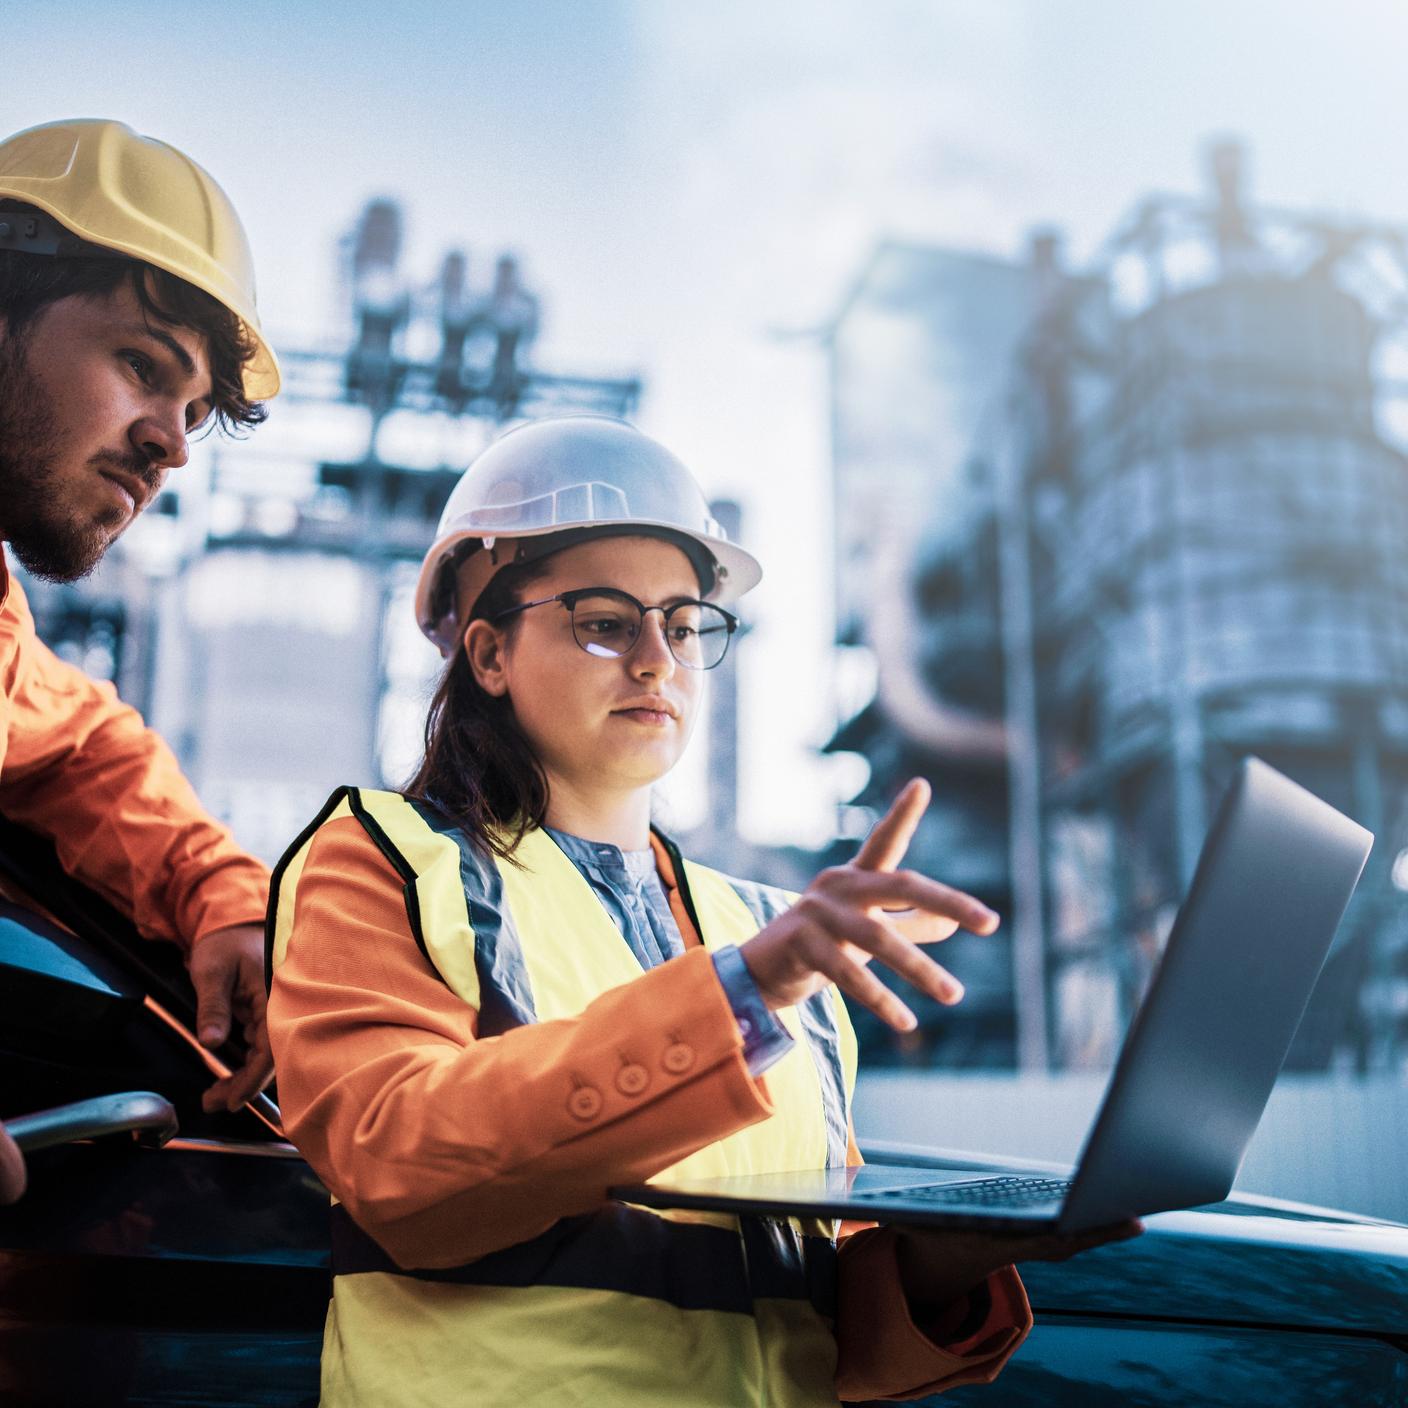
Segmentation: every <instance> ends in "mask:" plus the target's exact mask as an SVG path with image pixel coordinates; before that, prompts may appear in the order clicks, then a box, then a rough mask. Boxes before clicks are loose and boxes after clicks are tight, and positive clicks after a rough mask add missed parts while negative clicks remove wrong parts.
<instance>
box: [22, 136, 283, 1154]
mask: <svg viewBox="0 0 1408 1408" xmlns="http://www.w3.org/2000/svg"><path fill="white" fill-rule="evenodd" d="M278 389H279V371H278V365H277V363H276V362H275V360H274V354H273V352H272V351H271V350H270V348H269V347H268V345H267V344H266V343H265V342H264V340H263V337H262V336H261V334H260V331H259V319H258V316H257V314H256V311H255V299H254V273H253V268H252V265H251V260H250V251H249V245H248V242H247V240H246V238H245V233H244V229H243V227H242V226H241V224H240V221H239V217H238V216H237V215H236V214H235V211H234V208H233V207H232V206H231V205H230V202H229V199H228V198H227V197H226V195H225V193H224V192H223V191H222V190H221V189H220V187H219V186H217V185H216V184H215V182H214V181H213V180H212V179H211V178H210V176H209V175H207V174H206V172H204V171H203V170H202V169H201V168H200V167H199V166H197V165H196V164H195V163H194V162H193V161H191V160H190V159H189V158H188V157H186V156H183V155H182V154H181V153H180V152H178V151H176V150H175V149H174V148H173V147H169V146H167V145H166V144H165V143H163V142H158V141H155V140H153V139H152V138H149V137H142V136H139V135H138V134H137V133H135V132H133V131H132V130H131V129H130V128H129V127H125V126H123V125H122V124H121V123H118V122H100V121H82V122H55V123H50V124H48V125H47V126H43V127H34V128H30V129H29V130H28V131H25V132H20V133H17V134H16V135H15V136H13V137H10V138H9V139H8V140H6V141H2V142H0V540H3V541H4V542H5V543H8V544H9V547H10V550H11V551H12V552H13V554H14V556H15V557H16V558H18V559H19V561H20V562H21V563H23V564H24V566H25V567H26V568H28V569H29V571H31V572H33V573H34V574H36V575H37V576H40V577H44V578H47V579H49V580H51V581H60V582H64V581H72V580H74V579H76V578H79V577H82V576H85V575H86V574H87V573H88V572H90V571H92V569H93V568H94V567H95V566H96V565H97V563H98V561H99V559H100V558H101V557H102V555H103V554H104V552H106V551H107V549H108V548H109V547H110V546H111V545H112V543H113V542H114V541H115V540H116V539H117V538H118V537H119V536H120V535H121V534H122V532H123V530H124V529H126V527H127V525H128V524H129V523H131V521H132V520H133V519H134V518H135V517H136V516H137V514H139V513H140V512H141V511H142V510H143V509H144V508H146V507H147V505H148V504H149V503H150V502H151V501H152V499H153V498H154V497H155V496H156V494H157V492H158V491H159V490H160V488H161V486H162V482H163V481H164V480H165V478H166V475H167V473H168V471H170V470H172V469H179V468H180V467H181V466H182V465H184V464H185V463H186V442H187V438H188V437H189V436H190V435H191V433H192V432H193V431H195V430H196V429H197V428H199V427H203V426H206V425H208V424H211V423H212V422H213V423H215V424H218V425H220V426H221V427H222V428H227V429H228V428H233V427H238V426H254V425H258V424H259V423H260V422H261V421H262V420H263V419H264V414H265V413H264V409H263V406H262V405H261V404H260V403H261V402H263V401H265V400H267V399H268V398H270V397H271V396H273V395H275V394H276V393H277V392H278ZM0 813H3V814H4V815H6V816H8V817H10V818H12V819H13V820H15V821H17V822H20V823H22V824H23V825H25V826H27V827H30V828H31V829H33V830H35V831H38V832H41V833H43V834H44V835H46V836H49V837H51V838H52V839H53V841H54V844H55V846H56V848H57V850H58V854H59V857H60V859H61V860H62V862H63V864H64V866H65V868H66V869H67V870H68V871H69V872H70V873H71V874H72V875H74V876H76V877H78V878H79V879H80V880H82V881H84V882H85V883H86V884H88V885H90V886H91V887H92V888H93V889H94V890H96V891H98V893H99V894H101V895H103V896H104V897H105V898H107V899H108V900H110V901H111V902H112V903H114V904H115V905H117V906H118V907H119V908H120V909H122V910H123V911H124V912H125V913H127V914H129V915H131V917H132V919H133V921H134V922H135V924H136V926H137V928H138V929H139V931H140V932H141V933H142V934H143V935H144V936H146V937H148V938H152V939H164V940H167V941H169V942H173V943H177V944H179V945H181V947H182V948H183V949H184V951H185V954H186V962H187V966H188V968H189V970H190V974H191V978H192V981H193V983H194V985H195V990H196V996H197V1001H198V1016H197V1026H198V1035H199V1037H200V1040H201V1041H202V1042H203V1043H204V1044H205V1045H206V1046H208V1047H212V1048H213V1047H217V1046H219V1045H220V1044H221V1042H223V1041H224V1040H225V1039H226V1037H227V1036H228V1035H229V1033H230V1030H231V1024H232V1022H233V1023H235V1024H236V1026H237V1029H238V1028H243V1031H244V1034H245V1037H246V1040H247V1042H248V1046H249V1058H248V1061H247V1063H246V1065H245V1066H244V1067H243V1068H242V1069H241V1070H238V1071H235V1072H233V1073H232V1074H231V1075H230V1076H228V1077H226V1078H224V1079H222V1080H220V1081H218V1082H216V1084H215V1085H213V1086H212V1087H211V1088H210V1089H209V1090H208V1091H207V1092H206V1094H205V1097H204V1099H205V1105H206V1108H207V1109H216V1108H219V1107H220V1106H225V1107H228V1108H229V1109H235V1108H237V1107H238V1106H239V1105H240V1104H241V1103H243V1101H245V1100H246V1099H248V1098H249V1097H250V1096H251V1095H252V1094H254V1092H255V1091H257V1090H258V1089H259V1088H260V1086H262V1085H263V1084H264V1083H265V1082H266V1081H267V1080H268V1078H269V1075H270V1073H271V1070H272V1063H271V1061H270V1058H269V1054H268V1051H269V1048H268V1040H267V1038H266V1036H265V1034H264V982H263V937H262V921H263V915H264V907H265V900H266V896H267V889H268V874H267V871H266V870H265V868H264V866H263V865H261V864H260V863H259V862H258V861H256V860H254V859H253V858H252V857H250V856H247V855H245V854H244V853H243V852H241V851H240V850H239V849H238V848H237V847H236V845H235V844H234V841H233V840H232V838H231V836H230V834H229V832H228V831H226V830H225V828H224V827H222V826H220V825H219V824H218V823H217V822H216V821H215V820H213V819H212V818H211V817H210V816H209V815H207V813H206V812H205V811H204V810H203V809H202V808H201V806H200V804H199V802H198V801H197V800H196V797H195V794H194V792H193V791H192V790H191V786H190V784H189V783H188V782H187V781H186V779H185V778H184V777H183V776H182V775H181V772H180V770H179V768H178V767H177V764H176V760H175V758H174V757H173V756H172V754H171V753H170V751H169V750H168V749H167V747H166V745H165V744H163V743H162V742H161V740H160V739H158V738H157V737H156V735H155V734H153V733H152V732H151V731H150V730H149V729H147V728H146V727H145V726H144V725H143V723H142V720H141V718H140V717H139V716H138V714H137V713H136V711H135V710H133V709H131V708H128V707H127V706H126V705H124V704H121V703H119V702H118V700H117V697H116V695H115V693H114V691H113V690H112V689H111V688H110V687H109V686H107V685H103V684H97V683H94V682H93V681H91V680H89V679H88V677H87V676H86V675H84V674H83V673H82V672H81V671H79V670H77V669H74V668H73V667H71V666H69V665H67V664H64V663H63V662H62V661H60V660H59V659H58V658H57V657H56V656H55V655H54V654H53V653H52V652H50V651H49V650H48V649H47V648H46V647H45V646H44V645H43V644H41V642H40V641H39V640H38V638H37V637H36V635H35V630H34V621H33V618H32V617H31V615H30V611H29V607H28V604H27V603H26V601H25V597H24V593H23V591H22V590H21V588H20V585H19V583H18V582H17V581H15V580H14V578H13V577H11V576H10V573H9V569H8V566H7V564H6V562H5V559H4V556H3V551H0ZM11 1181H13V1180H11Z"/></svg>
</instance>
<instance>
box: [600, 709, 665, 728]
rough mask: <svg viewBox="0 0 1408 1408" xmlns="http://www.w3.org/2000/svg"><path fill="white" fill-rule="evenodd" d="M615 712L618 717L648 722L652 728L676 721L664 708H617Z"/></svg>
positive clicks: (640, 722) (643, 722) (642, 722)
mask: <svg viewBox="0 0 1408 1408" xmlns="http://www.w3.org/2000/svg"><path fill="white" fill-rule="evenodd" d="M615 712H616V717H617V718H618V719H633V720H635V722H636V723H638V724H647V725H649V726H650V727H652V728H661V727H663V726H664V725H665V724H670V723H674V719H673V718H671V717H670V715H669V714H667V713H666V712H665V711H664V710H663V709H617V710H616V711H615Z"/></svg>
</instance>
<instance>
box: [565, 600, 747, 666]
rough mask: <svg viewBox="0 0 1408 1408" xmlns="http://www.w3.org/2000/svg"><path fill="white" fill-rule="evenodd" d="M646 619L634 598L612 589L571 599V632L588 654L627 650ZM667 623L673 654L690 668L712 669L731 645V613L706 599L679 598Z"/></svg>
mask: <svg viewBox="0 0 1408 1408" xmlns="http://www.w3.org/2000/svg"><path fill="white" fill-rule="evenodd" d="M642 621H643V617H642V616H641V612H640V608H639V607H638V606H637V605H636V604H635V602H634V601H631V600H630V599H629V598H627V597H620V596H616V595H615V594H614V593H612V592H600V593H593V594H592V595H591V596H584V597H578V598H577V599H576V600H575V601H574V602H573V603H572V634H573V635H574V636H575V637H576V640H577V644H578V645H580V646H581V647H582V649H583V650H585V651H586V652H587V654H588V655H599V656H603V657H605V658H607V659H614V658H617V657H619V656H622V655H625V654H626V653H627V651H629V650H630V649H631V648H632V647H633V646H634V645H635V643H636V641H637V640H639V639H640V633H641V625H642ZM664 624H665V641H666V643H667V644H668V645H669V647H670V654H671V655H673V656H674V657H675V659H676V660H677V661H679V663H680V664H681V665H684V666H685V667H686V668H688V669H691V670H712V669H713V668H714V666H715V665H717V664H718V663H719V662H720V661H721V660H722V659H723V658H724V655H725V653H726V652H727V650H728V640H729V630H728V617H727V616H725V614H724V613H723V612H722V611H720V610H719V609H718V608H717V607H714V606H710V605H709V604H708V603H707V602H696V601H682V602H679V603H678V604H677V605H675V606H672V607H670V608H669V610H668V611H667V612H666V613H665V623H664Z"/></svg>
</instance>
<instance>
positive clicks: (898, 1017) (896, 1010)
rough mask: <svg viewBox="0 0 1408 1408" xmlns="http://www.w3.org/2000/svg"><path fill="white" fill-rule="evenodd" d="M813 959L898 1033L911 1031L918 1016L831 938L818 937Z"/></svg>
mask: <svg viewBox="0 0 1408 1408" xmlns="http://www.w3.org/2000/svg"><path fill="white" fill-rule="evenodd" d="M818 945H819V946H818V951H817V953H816V954H815V956H814V959H813V962H814V964H815V968H816V971H817V972H818V973H821V974H823V975H824V976H825V977H826V978H828V979H830V981H831V982H833V983H835V984H836V986H837V987H838V988H840V989H841V991H842V992H843V993H845V994H846V996H847V997H850V998H854V999H855V1001H856V1002H858V1003H860V1005H861V1006H862V1007H868V1008H870V1010H871V1011H872V1012H874V1013H875V1015H876V1016H877V1017H879V1018H880V1020H881V1021H882V1022H884V1023H886V1025H888V1026H891V1027H893V1028H894V1029H895V1030H896V1031H897V1032H912V1031H913V1030H914V1029H915V1027H917V1026H918V1025H919V1019H918V1018H917V1017H916V1016H915V1015H914V1013H913V1012H911V1011H910V1009H909V1008H908V1007H907V1006H906V1005H905V1004H904V1002H903V1001H902V1000H901V999H900V998H899V997H898V996H897V995H896V994H895V993H893V992H891V991H890V989H889V988H887V987H886V986H885V984H884V983H882V982H881V981H880V979H879V978H877V977H876V976H875V974H874V973H872V972H870V971H869V970H867V969H865V968H862V967H861V966H860V964H859V963H854V962H852V960H851V959H849V958H847V957H846V955H845V954H844V953H842V952H841V950H840V949H839V948H837V947H836V945H835V944H834V943H832V942H831V940H830V939H827V938H819V940H818Z"/></svg>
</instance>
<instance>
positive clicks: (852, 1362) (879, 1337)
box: [836, 1128, 1032, 1402]
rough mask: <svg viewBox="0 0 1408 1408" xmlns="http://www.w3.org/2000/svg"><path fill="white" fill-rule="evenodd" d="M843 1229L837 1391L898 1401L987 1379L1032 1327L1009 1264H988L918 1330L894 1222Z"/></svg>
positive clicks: (852, 1151) (854, 1157) (852, 1149)
mask: <svg viewBox="0 0 1408 1408" xmlns="http://www.w3.org/2000/svg"><path fill="white" fill-rule="evenodd" d="M847 1138H848V1149H847V1156H846V1163H847V1165H848V1166H849V1167H852V1168H854V1167H856V1166H858V1165H860V1164H862V1163H864V1162H865V1160H864V1158H862V1156H861V1152H860V1146H859V1145H858V1144H857V1143H856V1136H855V1130H854V1128H851V1129H849V1130H848V1131H847ZM841 1236H842V1241H841V1261H840V1297H839V1300H840V1303H839V1306H838V1313H837V1322H836V1342H837V1351H838V1352H837V1360H836V1392H837V1395H838V1396H839V1397H841V1398H843V1399H846V1400H848V1401H855V1400H863V1399H869V1400H872V1401H873V1400H880V1401H882V1402H883V1401H885V1400H891V1401H899V1402H904V1401H906V1400H909V1399H914V1398H920V1397H922V1396H924V1395H925V1394H930V1393H939V1392H942V1391H943V1390H944V1389H949V1388H957V1387H958V1385H959V1384H973V1383H991V1382H992V1381H993V1379H995V1378H996V1377H997V1375H998V1373H999V1371H1000V1370H1001V1369H1002V1366H1003V1365H1004V1364H1006V1363H1007V1361H1008V1360H1009V1359H1010V1358H1011V1357H1012V1355H1013V1353H1014V1352H1015V1351H1016V1349H1017V1346H1018V1345H1020V1344H1021V1343H1022V1341H1023V1340H1024V1339H1026V1337H1027V1334H1028V1332H1029V1331H1030V1330H1031V1327H1032V1312H1031V1306H1030V1305H1029V1304H1028V1302H1027V1293H1026V1290H1025V1288H1024V1287H1023V1285H1022V1278H1021V1277H1020V1276H1019V1275H1018V1274H1017V1269H1016V1267H1014V1266H1005V1267H1003V1268H1002V1269H1001V1270H1000V1271H995V1272H993V1274H992V1275H991V1276H989V1277H988V1279H987V1281H986V1283H985V1284H984V1285H983V1286H982V1287H981V1288H979V1289H976V1290H974V1291H973V1292H972V1293H970V1294H969V1295H967V1296H965V1297H964V1298H963V1299H962V1300H960V1301H958V1302H956V1303H955V1304H954V1305H953V1306H951V1307H949V1309H948V1311H947V1312H946V1313H945V1314H944V1316H943V1318H942V1319H941V1320H940V1321H939V1322H938V1323H936V1324H931V1325H927V1326H925V1328H924V1329H923V1330H921V1329H920V1328H919V1327H918V1326H917V1325H916V1324H915V1323H914V1317H913V1316H912V1315H911V1314H910V1312H909V1302H908V1300H907V1298H906V1297H905V1293H904V1286H903V1282H902V1280H901V1278H900V1268H899V1260H898V1258H897V1256H896V1254H895V1234H894V1232H893V1230H892V1229H890V1228H884V1227H877V1226H876V1225H875V1224H874V1223H873V1222H872V1223H866V1222H846V1223H843V1224H842V1227H841ZM984 1310H985V1313H984ZM974 1321H976V1322H977V1323H976V1324H975V1323H974Z"/></svg>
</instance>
